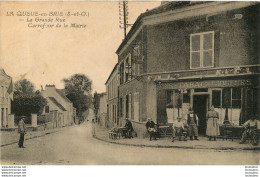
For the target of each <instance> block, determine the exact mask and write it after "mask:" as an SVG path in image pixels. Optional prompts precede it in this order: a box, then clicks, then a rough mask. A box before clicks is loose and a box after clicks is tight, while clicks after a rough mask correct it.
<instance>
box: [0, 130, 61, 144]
mask: <svg viewBox="0 0 260 177" xmlns="http://www.w3.org/2000/svg"><path fill="white" fill-rule="evenodd" d="M64 128H65V127H64ZM61 130H62V128H55V129H49V130H43V131H28V132H27V133H26V134H25V140H28V139H33V138H37V137H41V136H45V135H48V134H52V133H55V132H59V131H61ZM0 137H1V144H0V147H3V146H7V145H11V144H15V143H18V141H19V137H20V134H19V133H18V132H17V129H16V130H15V131H0Z"/></svg>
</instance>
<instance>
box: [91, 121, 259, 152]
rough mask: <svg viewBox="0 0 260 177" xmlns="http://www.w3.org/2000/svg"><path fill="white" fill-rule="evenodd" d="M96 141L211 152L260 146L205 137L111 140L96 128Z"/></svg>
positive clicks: (253, 148) (99, 128)
mask: <svg viewBox="0 0 260 177" xmlns="http://www.w3.org/2000/svg"><path fill="white" fill-rule="evenodd" d="M95 138H96V139H98V140H101V141H104V142H108V143H113V144H120V145H129V146H139V147H154V148H183V149H213V150H260V146H259V145H258V146H253V145H252V144H250V143H247V144H239V140H236V139H235V140H234V141H232V140H231V139H228V140H222V139H217V141H208V138H207V137H199V141H195V140H193V141H190V140H189V139H188V141H178V140H176V141H175V142H174V143H173V142H171V137H163V138H161V139H158V140H157V141H155V140H153V141H150V140H149V138H144V139H141V138H138V137H136V138H132V139H124V138H121V139H116V140H112V139H109V137H108V130H107V129H104V128H102V127H100V126H99V125H97V126H96V137H95Z"/></svg>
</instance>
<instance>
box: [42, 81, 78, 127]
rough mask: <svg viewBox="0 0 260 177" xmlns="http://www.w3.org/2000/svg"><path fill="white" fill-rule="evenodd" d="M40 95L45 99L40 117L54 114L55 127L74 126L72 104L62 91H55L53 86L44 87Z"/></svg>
mask: <svg viewBox="0 0 260 177" xmlns="http://www.w3.org/2000/svg"><path fill="white" fill-rule="evenodd" d="M41 95H42V96H43V97H44V98H46V100H47V105H46V106H45V107H44V109H43V112H42V115H46V114H55V115H54V116H53V117H54V119H55V120H54V123H55V127H64V126H69V125H72V124H74V120H75V114H74V112H75V111H74V109H73V104H72V102H71V101H70V100H69V99H68V98H67V97H66V96H65V93H64V91H63V90H60V89H56V88H55V85H46V86H45V90H43V89H42V90H41Z"/></svg>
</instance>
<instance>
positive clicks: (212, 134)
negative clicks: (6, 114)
mask: <svg viewBox="0 0 260 177" xmlns="http://www.w3.org/2000/svg"><path fill="white" fill-rule="evenodd" d="M25 118H26V117H25V116H22V117H21V119H20V121H19V123H18V133H19V134H20V138H19V142H18V147H19V148H24V146H23V143H24V135H25V134H26V126H25V123H24V121H25ZM206 118H207V129H206V135H207V136H208V138H209V141H211V140H214V141H216V138H217V136H219V135H220V130H219V114H218V112H217V111H215V110H214V106H211V108H210V110H209V111H208V113H207V116H206ZM256 118H257V116H256V115H251V117H250V120H248V121H247V122H245V123H244V124H243V127H244V129H245V130H244V132H243V134H242V138H241V141H240V142H239V143H240V144H244V143H245V142H246V140H247V139H250V140H251V142H252V144H253V145H258V143H259V138H258V136H259V135H258V134H259V132H258V131H259V130H258V125H257V124H258V121H257V119H256ZM198 123H199V120H198V116H197V115H196V114H195V113H194V111H193V110H192V108H191V107H190V108H189V112H188V114H187V121H186V122H185V121H183V120H182V118H181V117H178V118H177V121H175V122H174V123H173V126H172V128H173V133H172V142H174V141H175V138H176V136H178V137H179V140H181V138H182V137H184V141H186V140H187V136H189V137H190V140H191V141H192V140H197V141H198V140H199V139H198ZM124 128H125V137H126V138H133V131H134V129H133V126H132V123H131V121H130V120H128V119H126V123H125V126H124ZM146 128H147V131H148V133H149V134H150V141H151V140H152V139H154V140H156V139H157V138H159V137H160V134H159V131H158V125H157V124H155V123H154V122H153V121H152V119H150V118H149V119H148V121H147V123H146ZM95 132H96V131H95V120H94V119H93V120H92V135H93V136H95V135H96V133H95Z"/></svg>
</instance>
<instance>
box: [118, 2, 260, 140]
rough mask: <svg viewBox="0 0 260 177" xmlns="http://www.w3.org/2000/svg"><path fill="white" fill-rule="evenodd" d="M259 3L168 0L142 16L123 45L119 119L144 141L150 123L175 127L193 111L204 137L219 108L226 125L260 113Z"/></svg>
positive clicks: (120, 70)
mask: <svg viewBox="0 0 260 177" xmlns="http://www.w3.org/2000/svg"><path fill="white" fill-rule="evenodd" d="M259 9H260V8H259V3H257V2H249V1H248V2H235V1H232V2H230V1H217V2H210V1H209V2H202V1H200V2H189V1H178V2H168V3H165V4H163V5H161V6H159V7H157V8H154V9H152V10H150V11H146V12H145V13H143V14H141V15H140V16H139V17H138V18H137V20H136V22H135V23H134V25H133V27H132V28H131V30H130V31H129V33H128V34H127V36H126V38H125V39H124V41H123V42H122V43H121V44H120V46H119V48H118V50H117V51H116V53H117V54H118V68H119V74H120V80H119V82H120V85H119V98H118V99H119V111H118V112H119V115H118V116H119V117H120V119H121V120H124V119H125V118H129V119H130V120H131V121H132V124H133V127H134V129H135V131H136V132H137V133H138V134H139V137H143V136H146V135H147V130H146V128H145V122H146V121H147V118H152V119H153V121H155V122H156V123H157V124H159V125H169V124H171V123H172V122H173V121H174V120H175V119H176V118H177V116H180V117H183V118H184V119H185V118H186V114H187V111H188V107H189V106H191V107H193V109H194V111H195V113H196V114H197V115H198V117H199V133H200V134H201V135H205V131H206V113H207V111H208V109H209V107H210V105H214V106H215V108H216V111H218V112H219V115H220V123H223V121H224V118H225V117H228V119H229V121H230V122H231V124H232V125H235V126H238V125H241V123H243V122H245V121H246V120H248V119H249V118H250V114H252V113H254V114H258V116H259V110H260V107H259V68H260V67H259V66H260V63H259V57H260V56H259V31H260V30H259Z"/></svg>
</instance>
